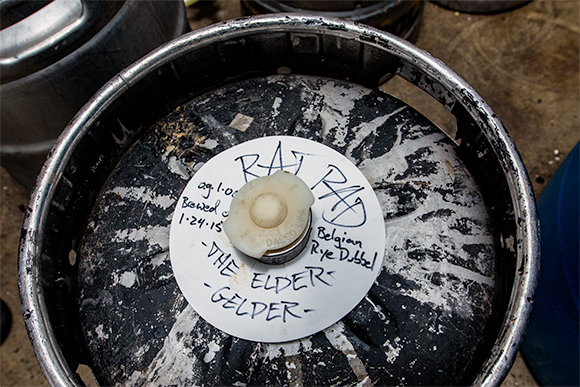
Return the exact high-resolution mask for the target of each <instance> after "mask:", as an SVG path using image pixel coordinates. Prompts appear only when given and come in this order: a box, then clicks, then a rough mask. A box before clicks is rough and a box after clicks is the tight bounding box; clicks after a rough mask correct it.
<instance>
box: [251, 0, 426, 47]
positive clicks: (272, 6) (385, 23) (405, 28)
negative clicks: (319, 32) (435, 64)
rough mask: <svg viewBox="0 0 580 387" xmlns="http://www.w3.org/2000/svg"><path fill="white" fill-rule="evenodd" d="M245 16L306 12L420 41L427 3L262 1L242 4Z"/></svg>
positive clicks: (256, 0) (397, 1) (392, 1)
mask: <svg viewBox="0 0 580 387" xmlns="http://www.w3.org/2000/svg"><path fill="white" fill-rule="evenodd" d="M241 4H242V13H243V14H244V15H260V14H264V13H278V12H306V13H310V14H313V15H321V16H329V17H338V18H341V19H343V20H349V21H353V22H358V23H364V24H368V25H370V26H373V27H377V28H380V29H382V30H384V31H387V32H390V33H392V34H395V35H398V36H401V37H402V38H404V39H407V40H409V41H411V42H413V41H415V40H416V39H417V34H418V33H419V29H420V25H421V15H422V14H423V7H424V2H422V1H399V0H386V1H384V0H383V1H377V0H365V1H303V0H298V1H262V0H242V1H241Z"/></svg>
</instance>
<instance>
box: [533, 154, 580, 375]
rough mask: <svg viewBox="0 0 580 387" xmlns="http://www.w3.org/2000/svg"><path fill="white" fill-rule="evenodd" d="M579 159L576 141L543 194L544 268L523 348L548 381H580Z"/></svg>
mask: <svg viewBox="0 0 580 387" xmlns="http://www.w3.org/2000/svg"><path fill="white" fill-rule="evenodd" d="M579 165H580V161H579V157H578V144H576V146H575V147H574V149H572V151H571V152H570V154H569V155H568V156H567V157H566V159H565V160H564V161H563V162H562V165H560V167H559V168H558V170H557V171H556V173H555V174H554V176H553V177H552V178H551V179H550V181H549V182H548V184H547V185H546V188H544V190H543V191H542V194H541V195H540V198H539V199H538V214H539V217H540V230H541V235H542V240H541V241H542V243H541V246H542V255H541V270H540V276H539V278H538V288H537V290H536V296H535V300H534V310H533V311H532V314H531V316H530V322H529V324H528V328H527V329H526V337H525V340H524V342H523V343H522V350H523V352H524V355H525V358H526V360H527V362H528V363H529V364H530V367H531V369H532V371H533V372H534V374H535V375H536V376H537V378H538V380H539V381H540V383H541V384H542V385H544V386H577V385H578V383H579V379H578V378H579V375H578V364H579V361H580V359H579V350H578V346H579V336H578V275H579V274H578V261H579V259H580V257H579V246H578V239H579V238H578V237H579V228H578V222H579V219H580V217H579V210H578V200H579V199H578V198H579V197H580V189H579V187H578V174H579V171H578V168H579Z"/></svg>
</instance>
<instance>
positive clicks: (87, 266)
mask: <svg viewBox="0 0 580 387" xmlns="http://www.w3.org/2000/svg"><path fill="white" fill-rule="evenodd" d="M238 114H241V115H242V116H239V117H238V120H237V121H234V118H235V117H236V115H238ZM244 116H245V118H244ZM240 117H241V118H240ZM248 122H249V125H248ZM240 123H241V124H240ZM230 125H232V126H233V127H232V126H230ZM278 134H283V135H293V136H299V137H304V138H308V139H312V140H314V141H319V142H321V143H324V144H326V145H328V146H330V147H332V148H334V149H336V150H337V151H339V152H341V153H342V154H344V155H345V156H346V157H348V158H349V159H350V160H351V161H352V162H353V163H355V164H356V165H357V166H358V167H359V169H360V170H361V171H362V172H363V173H364V175H365V176H366V177H367V178H368V179H369V181H370V182H371V184H372V186H373V187H374V189H375V193H376V195H377V197H378V199H379V202H380V203H381V207H382V211H383V217H384V219H385V226H386V240H387V243H386V246H385V257H384V261H383V267H382V270H381V272H380V275H379V277H378V278H377V280H376V282H375V284H374V285H373V287H372V288H371V290H370V292H369V293H368V295H367V296H366V297H365V298H364V299H363V300H362V301H361V303H360V304H359V305H358V306H357V307H356V308H355V309H354V310H352V312H351V313H350V314H348V315H347V316H346V317H345V318H343V319H342V320H341V321H339V322H337V323H336V324H334V325H332V326H331V327H329V328H328V329H325V330H324V331H322V332H319V333H316V334H314V335H312V336H310V337H307V338H304V339H302V340H297V341H294V342H288V343H281V344H264V343H254V342H248V341H245V340H241V339H237V338H234V337H231V336H229V335H227V334H225V333H223V332H221V331H219V330H218V329H216V328H214V327H213V326H211V325H210V324H208V323H207V322H205V321H204V320H203V319H202V318H201V317H199V316H198V314H197V313H196V312H195V311H194V310H193V309H192V308H191V307H190V306H189V305H188V304H187V302H186V301H185V299H184V298H183V296H182V294H181V293H180V291H179V288H178V286H177V284H176V282H175V279H174V277H173V273H172V269H171V264H170V259H169V256H168V244H169V225H170V223H171V217H172V214H173V211H174V208H175V205H176V202H177V199H178V198H179V195H180V193H181V191H182V190H183V189H184V188H185V186H186V184H187V182H188V180H189V179H190V178H191V177H192V176H193V175H194V174H195V172H196V170H198V169H199V168H200V167H201V166H202V165H203V163H204V162H206V161H207V160H209V159H210V158H211V157H212V156H214V155H216V154H218V153H219V152H221V151H223V150H224V149H227V148H229V147H231V146H232V145H235V144H237V143H241V142H244V141H246V140H249V139H253V138H256V137H261V136H265V135H278ZM494 235H496V233H494V229H493V226H492V221H491V217H490V215H489V213H488V210H487V209H486V205H485V203H484V200H483V197H482V195H481V194H480V190H479V188H478V186H477V184H476V182H475V180H474V178H473V177H472V176H471V174H470V173H469V172H468V171H467V168H466V167H465V166H464V164H463V163H462V162H461V160H460V159H459V157H458V155H457V154H456V146H455V144H454V142H453V141H452V140H451V139H450V138H448V137H447V136H446V135H445V134H443V132H442V131H441V130H439V129H438V128H437V127H436V126H434V125H433V124H432V123H431V122H429V121H428V120H427V119H425V118H424V117H422V116H421V115H420V114H419V113H417V112H416V111H415V110H413V109H412V108H410V107H409V106H407V105H405V104H403V103H402V102H400V101H398V100H396V99H394V98H393V97H390V96H388V95H386V94H384V93H381V92H379V91H374V90H371V89H367V88H364V87H362V86H360V85H356V84H353V83H349V82H346V81H338V80H331V79H326V78H315V77H304V76H290V75H288V76H270V77H264V78H253V79H248V80H245V81H238V82H235V83H233V84H230V85H228V86H224V87H222V88H219V89H217V90H214V91H211V92H208V93H206V94H204V95H201V96H199V97H197V98H195V99H193V100H191V101H189V102H188V103H185V104H184V105H182V106H180V107H178V108H176V109H175V110H174V111H173V112H171V113H170V114H169V115H167V116H166V117H165V118H163V119H161V120H159V121H158V122H156V123H155V124H154V125H153V126H152V127H151V128H149V129H148V130H147V132H146V133H145V135H144V136H143V137H142V138H141V139H140V140H139V141H138V142H137V143H136V144H135V145H134V146H133V147H132V149H131V150H130V151H129V152H127V153H126V155H125V156H124V157H123V158H122V159H121V161H120V162H119V163H118V165H117V167H116V168H115V169H114V171H113V173H112V174H111V175H110V176H109V178H108V180H107V181H106V183H105V184H104V185H103V188H102V190H101V191H100V193H99V195H98V199H97V201H96V204H95V206H94V209H93V211H92V214H91V216H90V218H89V220H88V222H87V228H86V230H85V232H84V237H83V239H82V241H81V246H80V250H79V254H78V259H79V260H80V263H79V272H78V277H77V279H76V281H75V283H76V287H77V289H76V294H77V295H78V296H77V303H78V310H79V317H80V321H81V327H82V332H83V335H84V339H85V341H86V345H87V347H88V352H89V353H90V354H91V362H92V364H91V366H92V369H93V372H94V374H95V376H96V377H97V379H98V381H99V382H100V383H101V384H103V385H160V386H167V385H176V384H177V385H192V384H196V385H237V386H245V385H337V384H347V385H355V384H360V385H365V386H367V385H369V386H370V385H391V384H399V385H453V384H467V383H469V382H470V381H471V379H472V378H473V375H475V373H476V372H477V371H478V368H479V367H480V366H481V364H482V363H483V361H484V360H485V358H486V356H487V353H485V348H489V347H490V346H491V343H493V341H494V340H495V337H494V335H486V332H488V330H491V329H492V326H493V324H494V323H497V321H495V322H494V316H495V313H496V312H497V311H495V310H494V302H493V301H494V297H496V292H495V288H496V286H495V283H496V275H497V273H496V266H495V260H496V250H497V245H498V244H499V241H498V240H497V238H496V237H495V236H494ZM486 341H490V342H491V343H489V342H486Z"/></svg>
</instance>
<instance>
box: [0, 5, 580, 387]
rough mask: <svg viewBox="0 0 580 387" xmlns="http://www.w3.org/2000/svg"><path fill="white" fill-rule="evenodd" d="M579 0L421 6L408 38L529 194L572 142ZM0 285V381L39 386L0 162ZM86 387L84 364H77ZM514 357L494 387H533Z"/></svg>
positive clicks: (446, 120) (230, 13) (213, 11)
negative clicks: (496, 135) (510, 142)
mask: <svg viewBox="0 0 580 387" xmlns="http://www.w3.org/2000/svg"><path fill="white" fill-rule="evenodd" d="M579 4H580V3H579V2H578V1H537V0H536V1H533V2H531V3H529V4H527V5H525V6H523V7H521V8H518V9H516V10H512V11H509V12H506V13H500V14H495V15H470V14H464V13H458V12H454V11H450V10H446V9H443V8H441V7H439V6H436V5H434V4H431V3H427V4H426V7H425V14H424V18H423V25H422V27H421V32H420V34H419V39H418V41H417V42H416V44H417V45H418V46H419V47H421V48H423V49H425V50H427V51H429V52H430V53H431V54H433V55H434V56H435V57H437V58H439V59H441V60H442V61H443V62H445V63H446V64H447V65H448V66H450V67H451V68H452V69H454V70H455V71H456V72H457V73H459V74H460V75H461V76H463V77H464V78H465V79H466V80H467V81H468V82H469V83H470V84H471V85H472V86H473V87H474V88H475V89H476V90H477V91H478V92H479V93H480V94H481V95H482V96H483V98H484V99H485V100H486V101H487V102H488V103H489V104H490V105H491V107H492V108H493V109H494V110H495V111H496V113H497V114H498V116H499V117H500V118H501V119H502V121H503V122H504V124H505V126H506V128H507V129H508V131H509V133H510V134H511V136H512V138H513V139H514V142H515V143H516V146H517V147H518V149H519V151H520V152H521V155H522V158H523V161H524V164H525V165H526V167H527V169H528V172H529V174H530V177H531V180H532V183H533V186H534V190H535V193H536V197H537V195H538V194H540V193H541V191H542V189H543V188H544V186H545V185H546V183H547V182H548V180H549V179H550V177H551V176H552V175H553V174H554V172H555V170H556V168H557V167H558V166H559V164H560V163H561V162H562V160H563V159H564V158H565V157H566V155H567V154H568V152H569V151H570V150H571V149H572V148H573V146H574V145H575V144H576V142H578V140H579V138H580V133H579V118H578V117H579V113H580V112H579V110H580V83H579V82H580V77H579V74H580V69H579V44H580V39H579V36H580V20H579V19H580V7H579ZM239 15H240V10H239V3H238V2H237V1H233V0H231V1H228V0H222V1H215V2H203V3H198V4H196V5H194V6H192V7H190V8H189V9H188V16H189V19H190V23H191V25H192V28H193V29H196V28H200V27H202V26H205V25H208V24H211V23H214V22H217V21H221V20H226V19H230V18H235V17H238V16H239ZM382 89H383V90H386V91H388V92H389V93H392V94H394V95H396V96H398V97H399V98H400V99H402V100H404V101H406V102H407V103H409V104H411V105H412V106H414V107H415V108H416V109H418V110H419V111H421V112H422V113H423V114H425V115H426V116H427V117H429V118H431V119H432V120H433V121H434V122H435V123H437V124H439V125H440V126H441V127H442V128H443V129H444V130H447V131H450V132H452V131H453V130H454V129H453V120H452V119H450V117H449V115H448V114H447V113H446V112H445V111H441V109H440V108H439V107H438V105H437V104H436V103H433V102H432V101H431V100H430V99H429V98H428V97H426V96H425V95H423V92H422V91H420V90H417V89H414V88H411V87H409V86H408V85H406V84H405V83H404V82H403V81H401V80H400V79H397V78H395V79H392V80H391V81H389V82H387V84H385V85H383V86H382ZM0 187H1V188H0V205H1V218H0V259H1V270H0V281H1V282H0V283H1V296H2V299H3V300H4V301H5V302H6V303H7V304H8V305H9V307H10V309H11V311H12V313H13V326H12V331H11V332H10V335H9V336H8V339H7V340H6V342H5V343H4V344H3V345H2V347H0V360H1V361H0V371H1V373H0V385H2V386H42V385H47V382H46V380H45V379H44V377H43V375H42V373H41V371H40V368H39V366H38V364H37V362H36V360H35V358H34V354H33V352H32V349H31V346H30V344H29V341H28V338H27V335H26V331H25V329H24V323H23V321H22V317H21V314H20V303H19V298H18V288H17V274H16V270H17V269H16V268H17V253H18V239H19V236H20V227H21V223H22V218H23V211H24V208H25V206H26V204H27V201H28V196H29V192H28V191H27V190H26V189H24V188H23V187H22V186H20V185H19V184H18V183H16V182H15V181H14V180H13V179H12V178H11V176H10V175H9V174H8V173H7V172H6V171H5V170H4V169H3V168H2V170H1V175H0ZM79 372H80V373H81V375H82V377H83V379H84V380H85V381H86V382H87V383H88V384H89V385H95V384H96V383H95V381H94V379H91V374H90V370H88V368H86V367H83V369H82V370H80V371H79ZM536 385H538V384H537V382H536V381H535V380H534V378H533V376H532V375H531V374H530V372H529V370H528V368H527V367H526V364H525V362H524V361H523V359H522V358H521V356H518V358H517V359H516V362H515V364H514V367H513V368H512V370H511V371H510V373H509V375H508V376H507V378H506V380H505V381H504V383H503V386H536Z"/></svg>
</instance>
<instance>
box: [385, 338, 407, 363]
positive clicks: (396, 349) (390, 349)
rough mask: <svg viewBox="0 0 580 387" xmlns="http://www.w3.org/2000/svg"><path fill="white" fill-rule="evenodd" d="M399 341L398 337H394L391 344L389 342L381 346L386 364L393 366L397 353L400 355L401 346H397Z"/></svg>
mask: <svg viewBox="0 0 580 387" xmlns="http://www.w3.org/2000/svg"><path fill="white" fill-rule="evenodd" d="M400 341H401V338H400V337H395V340H393V343H392V344H391V342H390V340H387V341H385V343H384V344H383V348H384V350H385V355H386V356H387V362H389V363H391V364H393V363H394V362H395V360H397V358H398V357H399V353H401V349H402V348H403V346H402V345H400V344H399V343H400Z"/></svg>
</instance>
